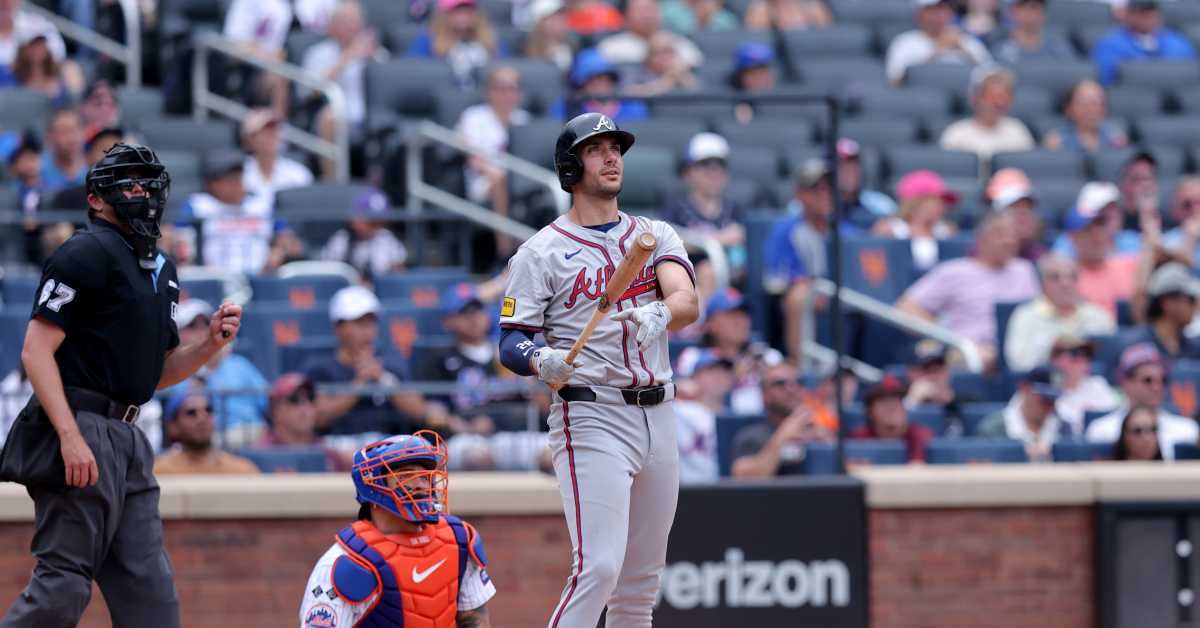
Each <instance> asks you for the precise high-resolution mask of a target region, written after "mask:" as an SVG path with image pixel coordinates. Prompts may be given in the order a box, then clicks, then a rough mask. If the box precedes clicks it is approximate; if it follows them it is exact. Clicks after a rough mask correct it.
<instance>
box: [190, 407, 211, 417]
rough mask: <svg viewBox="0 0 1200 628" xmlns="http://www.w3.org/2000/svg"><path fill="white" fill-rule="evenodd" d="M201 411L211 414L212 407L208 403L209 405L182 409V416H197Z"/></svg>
mask: <svg viewBox="0 0 1200 628" xmlns="http://www.w3.org/2000/svg"><path fill="white" fill-rule="evenodd" d="M201 412H203V413H204V414H212V413H213V407H212V406H211V405H209V406H200V407H199V408H188V409H186V410H184V411H183V415H184V416H199V415H200V413H201Z"/></svg>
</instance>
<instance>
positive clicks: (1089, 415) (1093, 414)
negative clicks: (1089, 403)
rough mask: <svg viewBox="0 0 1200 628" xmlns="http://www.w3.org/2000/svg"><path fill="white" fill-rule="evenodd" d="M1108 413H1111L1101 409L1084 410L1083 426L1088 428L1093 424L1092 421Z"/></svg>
mask: <svg viewBox="0 0 1200 628" xmlns="http://www.w3.org/2000/svg"><path fill="white" fill-rule="evenodd" d="M1107 414H1110V412H1106V411H1100V410H1086V411H1084V413H1083V428H1084V429H1085V430H1086V429H1087V427H1088V426H1089V425H1091V424H1092V421H1095V420H1096V419H1098V418H1100V417H1102V416H1105V415H1107Z"/></svg>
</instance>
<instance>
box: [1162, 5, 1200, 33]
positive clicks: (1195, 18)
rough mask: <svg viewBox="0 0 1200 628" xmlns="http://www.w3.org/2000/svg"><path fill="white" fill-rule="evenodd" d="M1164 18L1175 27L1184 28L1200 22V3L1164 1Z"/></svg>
mask: <svg viewBox="0 0 1200 628" xmlns="http://www.w3.org/2000/svg"><path fill="white" fill-rule="evenodd" d="M1159 6H1161V7H1162V12H1163V19H1164V20H1165V21H1166V23H1167V24H1169V25H1171V26H1172V27H1173V28H1177V29H1180V30H1183V29H1185V28H1188V27H1192V26H1196V25H1197V24H1200V4H1197V3H1195V2H1163V3H1162V4H1160V5H1159Z"/></svg>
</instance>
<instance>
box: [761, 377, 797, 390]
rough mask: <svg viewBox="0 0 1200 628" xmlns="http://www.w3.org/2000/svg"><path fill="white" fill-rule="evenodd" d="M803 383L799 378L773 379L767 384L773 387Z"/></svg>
mask: <svg viewBox="0 0 1200 628" xmlns="http://www.w3.org/2000/svg"><path fill="white" fill-rule="evenodd" d="M801 383H802V382H801V381H800V380H798V379H773V380H770V381H768V382H767V386H769V387H772V388H774V387H776V386H787V385H789V384H792V385H795V386H799V385H800V384H801Z"/></svg>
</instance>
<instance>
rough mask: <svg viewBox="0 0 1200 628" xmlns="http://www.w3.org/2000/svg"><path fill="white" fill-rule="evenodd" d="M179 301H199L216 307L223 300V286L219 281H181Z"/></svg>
mask: <svg viewBox="0 0 1200 628" xmlns="http://www.w3.org/2000/svg"><path fill="white" fill-rule="evenodd" d="M179 284H180V290H181V294H180V295H179V299H180V300H181V301H182V300H184V299H200V300H202V301H206V302H208V304H209V305H212V306H213V307H216V306H217V305H219V304H220V303H221V302H222V301H224V300H225V286H224V285H223V284H222V283H221V281H220V280H219V279H181V280H180V281H179Z"/></svg>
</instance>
